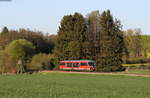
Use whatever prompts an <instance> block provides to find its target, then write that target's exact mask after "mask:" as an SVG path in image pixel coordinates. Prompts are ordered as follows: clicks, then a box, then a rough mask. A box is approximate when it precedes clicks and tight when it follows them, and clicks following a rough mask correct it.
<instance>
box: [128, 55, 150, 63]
mask: <svg viewBox="0 0 150 98" xmlns="http://www.w3.org/2000/svg"><path fill="white" fill-rule="evenodd" d="M140 63H150V58H142V57H140V58H130V59H128V60H127V61H126V64H140Z"/></svg>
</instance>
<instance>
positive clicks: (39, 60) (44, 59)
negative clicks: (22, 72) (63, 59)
mask: <svg viewBox="0 0 150 98" xmlns="http://www.w3.org/2000/svg"><path fill="white" fill-rule="evenodd" d="M53 59H54V57H53V56H52V55H47V54H42V53H40V54H36V55H34V56H33V57H32V60H31V63H30V64H29V65H28V67H27V68H28V69H31V70H52V69H53V68H54V64H53Z"/></svg>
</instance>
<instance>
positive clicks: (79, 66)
mask: <svg viewBox="0 0 150 98" xmlns="http://www.w3.org/2000/svg"><path fill="white" fill-rule="evenodd" d="M59 69H60V70H74V71H91V72H93V71H95V69H96V63H95V61H93V60H64V61H60V66H59Z"/></svg>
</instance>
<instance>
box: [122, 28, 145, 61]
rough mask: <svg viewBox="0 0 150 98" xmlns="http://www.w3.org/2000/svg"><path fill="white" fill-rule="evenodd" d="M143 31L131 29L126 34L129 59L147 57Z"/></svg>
mask: <svg viewBox="0 0 150 98" xmlns="http://www.w3.org/2000/svg"><path fill="white" fill-rule="evenodd" d="M141 34H142V31H141V30H140V29H134V30H132V29H129V30H127V31H126V32H124V39H125V44H126V47H127V50H128V54H126V55H128V57H130V58H132V57H141V56H144V57H146V49H147V46H146V43H145V41H144V40H143V39H142V35H141Z"/></svg>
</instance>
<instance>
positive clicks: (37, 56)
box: [0, 27, 56, 73]
mask: <svg viewBox="0 0 150 98" xmlns="http://www.w3.org/2000/svg"><path fill="white" fill-rule="evenodd" d="M55 40H56V35H44V34H43V33H42V32H38V31H31V30H26V29H20V30H18V31H17V30H10V31H9V30H8V28H7V27H4V28H3V30H2V32H1V34H0V72H1V73H4V72H15V73H22V72H26V71H28V70H44V69H52V68H53V67H54V65H52V64H51V62H52V59H51V58H53V56H52V49H53V48H54V45H55Z"/></svg>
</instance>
